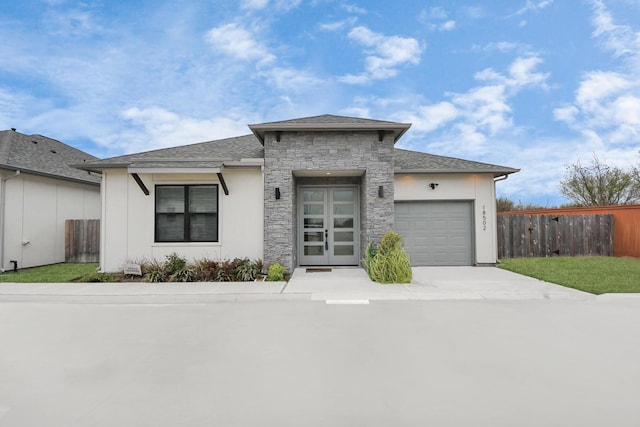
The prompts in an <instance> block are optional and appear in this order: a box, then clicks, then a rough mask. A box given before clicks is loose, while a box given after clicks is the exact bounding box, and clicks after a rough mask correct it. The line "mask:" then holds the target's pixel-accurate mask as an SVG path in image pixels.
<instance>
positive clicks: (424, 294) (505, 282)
mask: <svg viewBox="0 0 640 427" xmlns="http://www.w3.org/2000/svg"><path fill="white" fill-rule="evenodd" d="M307 271H308V269H305V268H297V269H296V270H295V271H294V274H293V276H292V277H291V280H290V281H289V283H288V284H287V286H286V287H285V289H284V290H283V293H285V294H310V295H311V299H313V300H332V299H347V300H358V299H361V300H487V299H490V300H504V299H507V300H530V299H574V300H576V299H577V300H584V299H589V298H594V295H592V294H589V293H586V292H581V291H577V290H575V289H570V288H566V287H564V286H559V285H555V284H553V283H548V282H543V281H541V280H538V279H533V278H530V277H526V276H522V275H520V274H516V273H512V272H510V271H506V270H502V269H499V268H496V267H414V268H413V280H412V281H411V283H409V284H402V285H398V284H396V285H381V284H379V283H374V282H372V281H371V280H369V277H368V276H367V274H366V272H365V271H364V270H363V269H359V268H333V269H331V271H330V272H313V273H311V272H307Z"/></svg>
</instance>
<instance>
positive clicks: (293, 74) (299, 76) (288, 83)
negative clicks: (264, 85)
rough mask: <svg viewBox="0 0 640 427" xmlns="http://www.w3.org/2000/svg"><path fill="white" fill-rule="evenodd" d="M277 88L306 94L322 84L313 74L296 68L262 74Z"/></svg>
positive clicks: (277, 68)
mask: <svg viewBox="0 0 640 427" xmlns="http://www.w3.org/2000/svg"><path fill="white" fill-rule="evenodd" d="M262 75H264V76H265V77H266V78H267V80H268V81H269V82H270V83H271V84H272V85H274V86H275V87H277V88H279V89H283V90H287V91H293V92H300V91H302V92H305V91H308V90H309V88H310V87H312V86H316V85H318V84H319V83H321V80H320V79H318V78H317V77H316V76H315V75H313V74H312V73H311V72H308V71H304V70H298V69H294V68H282V67H275V68H272V69H270V70H268V71H265V72H264V73H262Z"/></svg>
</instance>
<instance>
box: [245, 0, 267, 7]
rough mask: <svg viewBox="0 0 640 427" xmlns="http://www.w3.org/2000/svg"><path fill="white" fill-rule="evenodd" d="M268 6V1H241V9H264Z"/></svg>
mask: <svg viewBox="0 0 640 427" xmlns="http://www.w3.org/2000/svg"><path fill="white" fill-rule="evenodd" d="M268 4H269V0H242V2H241V3H240V7H241V8H242V9H264V8H265V7H267V5H268Z"/></svg>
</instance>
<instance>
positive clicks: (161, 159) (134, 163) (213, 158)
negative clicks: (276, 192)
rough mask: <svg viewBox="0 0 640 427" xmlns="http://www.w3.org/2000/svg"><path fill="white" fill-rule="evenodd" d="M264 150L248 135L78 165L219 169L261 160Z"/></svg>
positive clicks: (86, 167) (99, 167)
mask: <svg viewBox="0 0 640 427" xmlns="http://www.w3.org/2000/svg"><path fill="white" fill-rule="evenodd" d="M262 158H264V149H263V147H262V145H260V143H259V142H258V140H257V139H256V137H255V136H253V135H245V136H238V137H234V138H226V139H221V140H217V141H206V142H200V143H197V144H190V145H182V146H179V147H172V148H162V149H159V150H152V151H145V152H143V153H135V154H127V155H124V156H118V157H111V158H109V159H104V160H98V161H94V162H85V163H83V164H79V165H75V166H76V167H78V168H81V169H85V170H102V169H105V168H123V167H130V166H131V167H167V168H174V167H178V168H180V167H185V168H186V167H190V168H198V167H218V166H220V164H221V163H222V162H232V161H240V160H241V159H262Z"/></svg>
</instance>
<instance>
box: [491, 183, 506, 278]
mask: <svg viewBox="0 0 640 427" xmlns="http://www.w3.org/2000/svg"><path fill="white" fill-rule="evenodd" d="M507 178H509V174H506V173H505V174H504V175H500V176H497V177H495V178H493V197H494V198H495V197H496V182H499V181H504V180H505V179H507ZM495 216H496V220H495V228H496V233H494V234H495V245H496V246H495V248H496V249H495V250H496V252H495V253H496V265H498V264H500V260H499V259H498V257H497V253H498V233H497V232H498V230H497V228H498V218H497V216H498V209H497V208H496V213H495Z"/></svg>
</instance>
